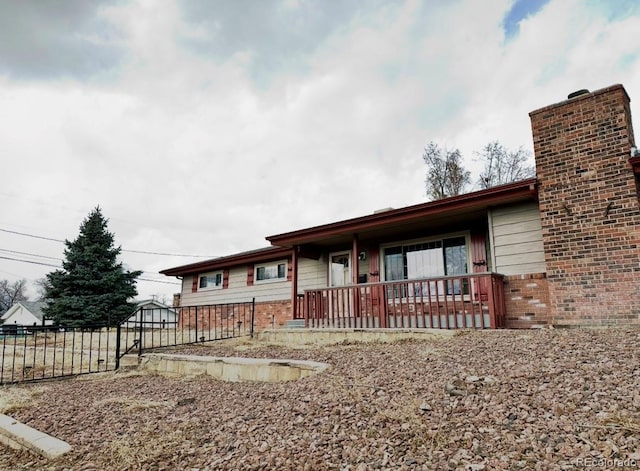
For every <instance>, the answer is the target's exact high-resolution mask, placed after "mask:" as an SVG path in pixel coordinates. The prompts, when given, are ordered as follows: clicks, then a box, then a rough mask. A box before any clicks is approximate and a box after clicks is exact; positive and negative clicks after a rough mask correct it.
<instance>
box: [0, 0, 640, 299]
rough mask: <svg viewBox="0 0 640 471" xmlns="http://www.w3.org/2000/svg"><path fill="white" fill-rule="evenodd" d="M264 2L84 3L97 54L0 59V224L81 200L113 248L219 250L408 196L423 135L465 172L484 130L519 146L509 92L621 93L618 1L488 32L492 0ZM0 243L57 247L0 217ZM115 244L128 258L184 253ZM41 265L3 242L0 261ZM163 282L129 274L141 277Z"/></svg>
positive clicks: (71, 216)
mask: <svg viewBox="0 0 640 471" xmlns="http://www.w3.org/2000/svg"><path fill="white" fill-rule="evenodd" d="M276 4H277V2H276V3H273V4H269V5H274V6H273V7H272V8H279V9H278V11H277V12H276V13H277V14H276V13H274V14H273V15H270V16H269V18H268V21H265V22H264V24H263V25H262V26H261V29H255V31H254V29H252V28H251V22H252V21H254V22H255V21H259V20H260V14H264V11H270V10H269V9H268V8H267V7H264V8H265V10H263V11H262V12H260V13H259V14H258V13H256V14H254V15H248V16H246V18H244V20H243V21H244V22H245V24H243V25H242V28H237V29H235V30H234V28H233V26H234V25H233V24H232V23H231V24H229V23H228V22H229V21H236V20H230V18H238V16H237V15H238V12H236V11H227V12H225V15H226V16H225V15H222V14H221V15H220V16H219V17H216V16H215V15H216V13H215V11H213V12H212V11H211V9H210V8H208V7H207V4H206V3H204V4H202V5H203V8H204V10H202V12H201V14H202V15H210V16H209V17H207V18H206V20H207V21H196V20H194V19H193V18H192V16H189V15H186V14H185V12H184V10H183V7H184V5H182V4H180V3H178V2H163V3H162V5H158V4H157V3H155V2H146V1H142V0H141V1H133V0H132V1H129V2H123V3H117V4H114V5H111V6H108V7H104V8H101V9H100V10H99V12H98V13H97V15H98V16H99V18H100V19H101V22H102V23H100V24H103V23H104V21H108V22H110V27H111V28H112V30H114V31H118V35H117V36H113V37H109V38H108V39H109V45H110V46H113V47H115V48H117V49H118V50H120V51H121V52H122V54H121V55H120V56H119V62H117V63H116V65H114V63H109V67H97V68H96V69H95V74H94V75H91V76H89V77H85V78H73V79H71V78H67V79H65V80H61V79H58V78H57V77H59V76H68V75H65V74H55V73H52V74H51V78H50V79H47V78H46V77H40V78H38V79H37V80H34V79H29V80H26V79H20V78H16V74H13V73H8V72H7V73H6V74H5V75H4V76H1V75H0V156H1V157H2V162H3V166H4V169H3V176H5V178H3V179H2V183H1V186H0V202H1V204H0V228H7V229H11V230H19V231H22V232H28V233H34V234H41V235H46V236H51V237H55V238H69V239H73V238H75V236H76V235H77V230H78V226H79V224H80V222H81V221H82V219H83V218H84V216H86V214H88V212H89V211H90V210H91V209H92V208H93V207H94V206H95V205H97V204H99V205H101V207H102V208H103V212H104V214H105V216H106V217H108V218H110V229H111V230H112V231H113V232H115V234H116V238H117V242H118V243H119V244H121V245H122V246H123V247H124V248H125V249H137V250H147V251H154V252H164V253H185V254H207V255H226V254H229V253H233V252H235V251H241V250H247V249H252V248H256V247H259V246H263V245H266V241H265V240H264V237H265V236H267V235H271V234H276V233H280V232H284V231H288V230H294V229H299V228H303V227H308V226H311V225H316V224H321V223H326V222H331V221H335V220H337V219H342V218H347V217H354V216H359V215H363V214H367V213H369V212H371V211H373V210H374V209H378V208H383V207H388V206H394V207H399V206H402V205H407V204H414V203H418V202H421V201H424V197H423V194H424V191H423V180H424V174H425V168H424V164H423V163H422V159H421V155H422V150H423V147H424V145H425V144H426V143H427V142H428V141H429V140H432V139H433V140H436V141H438V142H441V143H444V144H447V145H449V146H456V147H459V148H460V149H461V150H462V151H463V154H464V155H465V156H466V159H467V164H468V166H469V167H471V168H472V169H473V170H474V171H475V172H477V170H478V165H477V163H476V162H473V160H472V158H473V155H472V151H474V150H479V149H480V148H481V147H482V146H483V145H484V144H486V143H487V142H488V141H489V140H493V139H497V140H499V141H501V142H502V143H503V144H505V145H506V146H508V147H518V146H520V145H522V146H524V147H525V148H528V149H531V148H532V143H531V134H530V125H529V118H528V112H530V111H532V110H534V109H536V108H539V107H542V106H545V105H547V104H551V103H554V102H557V101H560V100H562V99H564V98H565V97H566V95H567V94H568V93H569V92H571V91H574V90H576V89H578V88H590V89H595V88H600V87H603V86H607V85H610V84H612V83H619V82H620V83H623V84H624V85H625V87H626V88H627V91H628V92H629V94H630V95H631V97H632V99H633V98H634V97H636V100H640V45H639V44H640V43H638V42H636V41H633V40H631V38H632V37H634V35H635V32H637V31H638V30H639V29H640V28H639V26H640V16H639V15H638V13H637V12H636V13H635V15H636V16H628V17H626V18H625V17H620V16H618V17H615V18H614V17H611V18H610V17H609V16H607V15H606V14H605V13H603V11H602V9H601V8H600V9H599V10H596V9H595V8H592V4H591V3H590V2H586V1H579V0H570V1H564V0H554V1H551V2H549V3H548V4H547V5H546V6H545V7H543V8H542V9H541V10H540V11H539V12H537V13H536V14H534V15H532V16H530V17H528V18H526V19H524V20H522V22H521V24H520V30H519V34H517V35H516V36H514V37H511V38H510V39H509V40H505V36H504V31H503V30H502V26H501V25H502V20H503V18H504V15H505V14H506V12H507V11H508V10H509V8H510V6H511V2H510V1H507V0H504V1H492V2H476V1H472V0H468V1H461V2H435V1H434V2H418V1H406V2H402V1H398V2H392V3H387V2H368V3H367V4H365V5H366V6H360V7H358V8H357V9H353V10H349V11H344V12H342V14H341V15H337V13H336V12H334V11H330V10H329V9H328V8H329V7H324V8H327V10H326V11H319V10H313V11H312V10H310V9H309V8H311V7H310V6H309V5H307V4H306V3H305V2H285V3H282V4H278V5H280V6H276ZM194 8H195V7H194ZM269 8H271V7H269ZM305 8H306V10H305ZM314 8H320V7H317V6H316V7H314ZM320 9H321V8H320ZM198 11H200V10H198ZM1 13H2V12H0V14H1ZM320 13H324V14H325V16H324V17H322V15H320ZM632 13H633V12H632ZM295 15H300V16H299V17H296V16H295ZM302 15H306V16H304V17H303V16H302ZM331 15H334V16H333V17H332V16H331ZM320 17H322V18H323V20H322V21H323V23H322V24H320V23H313V19H314V18H320ZM296 18H297V19H298V20H299V21H297V22H296V21H295V20H296ZM281 21H287V22H289V23H291V22H293V23H295V25H294V26H295V27H291V28H289V29H288V28H286V26H287V24H281V23H279V22H281ZM317 21H320V20H317ZM225 22H227V23H225ZM293 23H291V24H293ZM88 24H91V22H89V23H88ZM36 26H37V25H34V27H36ZM211 28H214V30H212V29H211ZM305 28H307V31H308V34H307V35H306V36H305V35H303V34H302V33H303V32H304V30H305ZM234 31H235V33H234ZM252 31H254V33H255V34H253V33H251V32H252ZM258 32H259V33H260V34H263V35H264V34H272V35H274V36H273V37H263V38H260V34H258ZM214 33H215V34H214ZM48 34H53V33H51V32H49V33H48ZM83 34H85V35H90V34H91V32H90V31H89V32H87V31H86V28H85V29H84V30H83ZM219 34H226V35H230V34H238V35H240V34H242V35H245V36H243V37H239V36H238V37H235V38H232V37H224V38H220V37H219ZM287 34H290V37H288V36H287ZM101 38H102V36H101ZM288 39H289V40H290V41H303V40H304V44H299V45H297V46H295V45H287V40H288ZM216 40H218V41H219V42H220V44H217V43H216V42H215V41H216ZM261 40H262V41H263V42H262V43H261V42H260V41H261ZM189 41H191V42H193V44H196V43H197V44H199V46H198V47H192V44H191V43H189ZM223 46H224V47H223ZM294 46H295V47H294ZM288 51H290V54H289V55H288V54H287V52H288ZM59 52H60V53H64V51H59ZM270 52H272V53H273V54H272V55H270V56H268V57H267V56H266V55H267V54H269V53H270ZM16 67H17V65H16ZM1 70H2V69H0V73H2V72H1ZM83 70H84V72H83V73H86V70H87V69H83ZM83 77H84V76H83ZM632 106H633V108H632V110H633V112H634V114H636V116H639V115H640V110H638V108H637V106H636V105H635V101H633V102H632ZM6 175H10V177H6ZM0 248H5V249H11V250H23V249H26V250H23V251H31V252H33V253H40V254H43V255H53V256H61V254H62V245H61V244H57V245H56V243H53V242H46V241H38V240H37V239H29V238H25V237H19V236H16V235H9V234H7V233H2V232H0ZM123 259H124V260H125V262H126V263H127V264H128V265H129V266H131V268H133V269H143V270H145V272H154V271H157V270H159V269H162V268H168V267H171V266H175V265H178V264H182V263H187V262H191V261H194V260H197V259H193V258H180V257H160V256H150V255H141V254H132V253H125V254H123ZM46 270H47V268H45V267H38V266H35V265H34V266H32V265H28V264H24V263H17V262H8V261H6V262H2V263H0V278H3V277H7V278H15V277H16V275H17V276H19V277H27V278H37V277H40V276H42V275H43V274H44V273H45V272H46ZM145 277H146V276H145ZM174 290H175V288H174V287H173V286H170V285H161V284H152V283H147V282H145V283H141V285H140V291H141V295H143V296H145V297H146V296H149V295H150V294H152V293H154V292H158V293H160V292H163V293H171V292H173V291H174Z"/></svg>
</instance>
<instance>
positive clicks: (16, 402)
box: [0, 386, 49, 414]
mask: <svg viewBox="0 0 640 471" xmlns="http://www.w3.org/2000/svg"><path fill="white" fill-rule="evenodd" d="M48 389H49V388H48V387H46V386H32V387H26V388H25V387H20V386H3V387H2V388H0V391H2V393H1V394H0V413H1V414H13V413H14V412H16V411H18V410H20V409H22V408H23V407H29V406H31V405H32V403H33V401H34V400H35V399H36V398H38V397H40V396H42V395H43V394H44V393H45V392H46V391H47V390H48Z"/></svg>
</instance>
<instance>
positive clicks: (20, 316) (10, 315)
mask: <svg viewBox="0 0 640 471" xmlns="http://www.w3.org/2000/svg"><path fill="white" fill-rule="evenodd" d="M44 304H45V303H43V302H39V301H35V302H34V301H20V302H17V303H15V304H14V305H13V306H11V307H10V308H9V310H8V311H7V312H5V313H4V314H3V315H2V324H3V325H23V326H33V325H38V326H39V325H52V324H53V320H51V319H45V318H44V314H43V312H42V307H43V306H44Z"/></svg>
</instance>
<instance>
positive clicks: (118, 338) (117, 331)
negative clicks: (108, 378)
mask: <svg viewBox="0 0 640 471" xmlns="http://www.w3.org/2000/svg"><path fill="white" fill-rule="evenodd" d="M109 329H110V328H109ZM109 329H107V336H108V335H109ZM107 338H108V337H107ZM107 358H108V357H107ZM118 368H120V323H118V325H117V327H116V370H117V369H118Z"/></svg>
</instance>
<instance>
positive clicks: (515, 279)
mask: <svg viewBox="0 0 640 471" xmlns="http://www.w3.org/2000/svg"><path fill="white" fill-rule="evenodd" d="M504 303H505V310H506V327H507V328H510V329H520V328H530V327H538V326H544V325H547V324H549V323H550V321H551V313H550V307H549V286H548V283H547V279H546V277H545V274H544V273H535V274H531V275H510V276H505V277H504Z"/></svg>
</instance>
